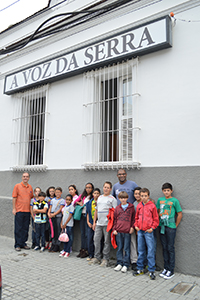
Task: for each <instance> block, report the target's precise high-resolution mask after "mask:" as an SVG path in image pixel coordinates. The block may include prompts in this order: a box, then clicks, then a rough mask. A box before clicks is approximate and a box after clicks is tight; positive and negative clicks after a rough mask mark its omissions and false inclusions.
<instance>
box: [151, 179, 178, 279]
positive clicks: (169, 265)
mask: <svg viewBox="0 0 200 300" xmlns="http://www.w3.org/2000/svg"><path fill="white" fill-rule="evenodd" d="M162 192H163V194H164V196H165V197H162V198H159V199H158V201H157V205H156V206H157V209H158V214H159V216H160V224H159V229H160V230H159V231H160V240H161V244H162V247H163V258H164V270H163V271H162V273H161V274H160V277H163V278H165V279H171V278H172V277H173V276H174V267H175V249H174V242H175V236H176V228H177V227H178V225H179V223H180V221H181V219H182V208H181V206H180V203H179V201H178V199H176V198H174V197H172V192H173V188H172V185H171V183H168V182H167V183H164V184H163V186H162ZM176 214H177V218H176V220H175V215H176Z"/></svg>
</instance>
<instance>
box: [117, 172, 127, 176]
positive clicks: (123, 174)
mask: <svg viewBox="0 0 200 300" xmlns="http://www.w3.org/2000/svg"><path fill="white" fill-rule="evenodd" d="M125 175H126V173H122V174H118V176H125Z"/></svg>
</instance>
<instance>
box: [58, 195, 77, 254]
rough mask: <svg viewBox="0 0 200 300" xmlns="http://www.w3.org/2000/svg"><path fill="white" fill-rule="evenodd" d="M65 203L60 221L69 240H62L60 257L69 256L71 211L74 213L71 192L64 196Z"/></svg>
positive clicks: (71, 239) (72, 224)
mask: <svg viewBox="0 0 200 300" xmlns="http://www.w3.org/2000/svg"><path fill="white" fill-rule="evenodd" d="M65 201H66V205H65V207H64V208H63V210H62V213H63V217H62V221H61V224H60V226H61V228H62V230H64V229H65V228H66V231H67V234H68V237H69V241H68V242H66V243H65V242H64V251H62V252H61V253H60V255H59V256H60V257H62V256H63V257H66V258H67V257H69V255H70V250H71V246H72V242H73V226H74V219H73V213H74V206H73V205H72V201H73V197H72V195H71V194H69V195H67V196H66V198H65Z"/></svg>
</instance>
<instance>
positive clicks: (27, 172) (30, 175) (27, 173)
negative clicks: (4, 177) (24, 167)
mask: <svg viewBox="0 0 200 300" xmlns="http://www.w3.org/2000/svg"><path fill="white" fill-rule="evenodd" d="M24 174H28V176H29V178H30V177H31V175H30V173H29V172H26V171H25V172H23V173H22V176H23V175H24Z"/></svg>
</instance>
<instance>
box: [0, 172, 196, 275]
mask: <svg viewBox="0 0 200 300" xmlns="http://www.w3.org/2000/svg"><path fill="white" fill-rule="evenodd" d="M127 173H128V176H127V179H129V180H133V181H135V182H136V183H137V184H138V185H139V186H141V187H147V188H149V189H150V192H151V198H152V199H155V200H157V199H158V198H159V197H161V196H162V191H161V186H162V184H163V183H164V182H170V183H172V185H173V187H174V197H176V198H178V199H179V201H180V203H181V206H182V208H183V219H182V221H181V224H180V225H179V227H178V229H177V236H176V243H175V247H176V268H175V271H177V272H181V273H184V274H191V275H197V276H200V266H199V249H200V239H199V228H200V209H199V182H200V167H165V168H164V167H163V168H142V169H141V170H128V171H127ZM21 175H22V174H21V173H18V172H11V171H4V172H0V191H1V192H0V207H1V218H0V235H5V236H9V237H13V232H14V228H13V227H14V226H13V223H14V218H13V215H12V200H11V196H12V190H13V187H14V185H15V184H16V183H17V182H20V181H21ZM105 181H111V182H112V183H113V184H114V183H116V182H117V176H116V171H113V170H109V171H103V170H100V171H84V170H53V171H52V170H49V171H47V172H45V173H31V178H30V181H29V183H30V184H31V185H32V186H33V188H35V187H36V186H40V187H41V188H42V190H44V191H45V190H46V189H47V188H48V187H49V186H50V185H54V186H61V187H62V188H63V197H65V195H66V194H67V193H68V186H69V185H70V184H75V185H76V186H77V188H78V191H79V193H81V192H82V191H83V189H84V185H85V183H87V182H92V183H93V184H94V186H95V187H99V188H100V189H101V191H102V187H103V183H104V182H105ZM78 225H79V224H75V228H74V229H75V230H74V243H73V248H74V249H75V250H76V251H78V250H79V249H80V230H79V226H78ZM111 257H116V251H115V250H112V251H111ZM156 259H157V264H158V265H159V266H160V267H163V259H162V249H161V245H160V241H159V238H158V247H157V258H156Z"/></svg>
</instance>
